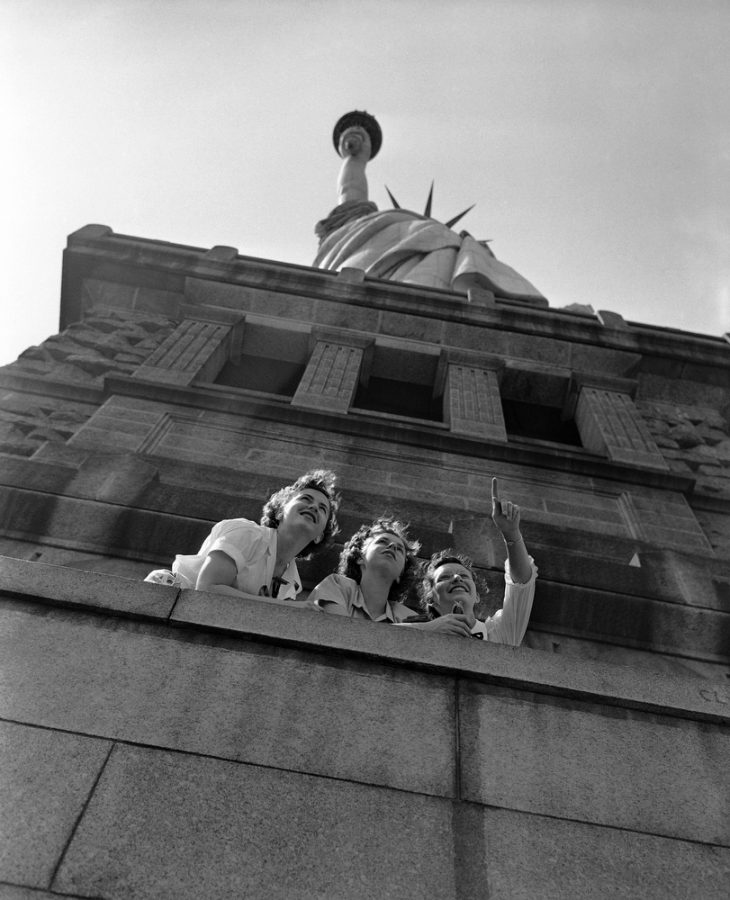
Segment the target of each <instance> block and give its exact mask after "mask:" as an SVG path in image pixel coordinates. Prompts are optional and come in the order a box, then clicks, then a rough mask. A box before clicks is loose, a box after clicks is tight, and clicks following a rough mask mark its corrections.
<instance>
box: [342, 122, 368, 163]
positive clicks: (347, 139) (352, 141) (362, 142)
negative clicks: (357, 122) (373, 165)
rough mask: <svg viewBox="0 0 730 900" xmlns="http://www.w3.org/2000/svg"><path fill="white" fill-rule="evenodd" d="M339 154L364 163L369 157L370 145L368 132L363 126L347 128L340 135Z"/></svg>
mask: <svg viewBox="0 0 730 900" xmlns="http://www.w3.org/2000/svg"><path fill="white" fill-rule="evenodd" d="M339 150H340V156H341V157H343V159H344V158H346V157H348V156H350V157H352V158H353V159H356V160H357V161H358V162H362V163H366V162H367V161H368V160H369V159H370V153H371V151H372V147H371V144H370V138H369V136H368V133H367V132H366V131H365V130H364V129H363V128H358V127H355V128H348V129H347V130H346V131H343V133H342V136H341V137H340V147H339Z"/></svg>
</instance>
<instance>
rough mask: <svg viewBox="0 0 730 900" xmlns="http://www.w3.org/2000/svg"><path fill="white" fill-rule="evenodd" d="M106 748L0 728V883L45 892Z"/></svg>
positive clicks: (33, 731) (52, 734) (88, 740)
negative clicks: (37, 888) (36, 888)
mask: <svg viewBox="0 0 730 900" xmlns="http://www.w3.org/2000/svg"><path fill="white" fill-rule="evenodd" d="M7 690H8V687H7V686H4V687H3V691H7ZM109 748H110V744H109V743H108V742H107V741H100V740H94V739H92V738H86V737H80V736H79V735H73V734H63V733H62V732H57V731H48V730H46V729H42V728H31V727H28V726H25V725H16V724H14V723H11V722H0V810H2V814H1V815H0V881H10V882H19V883H21V884H25V885H33V886H36V887H47V886H48V883H49V881H50V879H51V876H52V874H53V871H54V868H55V866H56V865H57V864H58V861H59V859H60V856H61V853H62V852H63V849H64V847H65V846H66V843H67V842H68V840H69V838H70V837H71V833H72V831H73V828H74V825H75V824H76V820H77V819H78V817H79V815H80V814H81V811H82V809H83V807H84V804H85V803H86V800H87V798H88V796H89V794H90V792H91V790H92V788H93V786H94V782H95V780H96V778H97V777H98V774H99V772H100V770H101V767H102V766H103V765H104V760H105V759H106V757H107V754H108V752H109ZM0 890H1V889H0ZM0 896H3V895H2V893H0Z"/></svg>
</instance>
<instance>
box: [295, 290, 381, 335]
mask: <svg viewBox="0 0 730 900" xmlns="http://www.w3.org/2000/svg"><path fill="white" fill-rule="evenodd" d="M341 289H342V286H340V290H341ZM360 290H361V289H360V288H358V292H359V291H360ZM310 302H311V303H312V305H313V309H312V317H311V319H310V321H311V322H312V323H313V324H314V323H316V324H317V325H328V326H330V327H332V328H349V329H351V330H352V331H364V332H367V333H368V334H377V332H378V331H379V330H380V328H379V323H380V317H381V315H382V313H381V311H380V310H379V309H377V308H374V307H369V306H359V305H358V306H356V305H355V304H347V303H336V302H333V301H330V300H314V301H310ZM300 303H301V300H300V299H299V298H297V305H299V304H300ZM297 311H298V306H297ZM287 315H291V312H290V311H289V312H288V313H287Z"/></svg>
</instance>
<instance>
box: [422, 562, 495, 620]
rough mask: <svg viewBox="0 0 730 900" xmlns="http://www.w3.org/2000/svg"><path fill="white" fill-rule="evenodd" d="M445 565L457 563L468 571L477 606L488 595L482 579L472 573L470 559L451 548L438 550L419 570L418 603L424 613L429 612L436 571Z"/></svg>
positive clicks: (472, 566) (472, 568) (472, 565)
mask: <svg viewBox="0 0 730 900" xmlns="http://www.w3.org/2000/svg"><path fill="white" fill-rule="evenodd" d="M447 563H458V564H459V565H460V566H463V567H464V568H465V569H468V570H469V573H470V575H471V577H472V578H473V579H474V584H475V586H476V589H477V603H476V605H477V606H479V604H480V603H481V602H482V596H483V595H485V594H488V593H489V587H488V586H487V584H486V583H485V581H484V579H483V578H481V577H479V576H478V575H477V573H476V572H475V571H474V563H473V562H472V561H471V558H470V557H469V556H466V555H465V554H464V553H459V552H458V551H456V550H454V548H453V547H448V548H447V549H446V550H439V551H438V553H434V554H433V556H432V557H431V559H429V561H428V562H427V563H426V564H425V565H424V566H423V567H422V568H421V572H420V580H419V582H418V602H419V603H420V605H421V609H422V610H423V611H424V612H425V613H430V612H431V607H432V603H431V592H432V591H433V590H434V588H435V586H436V570H437V569H439V568H441V566H445V565H446V564H447Z"/></svg>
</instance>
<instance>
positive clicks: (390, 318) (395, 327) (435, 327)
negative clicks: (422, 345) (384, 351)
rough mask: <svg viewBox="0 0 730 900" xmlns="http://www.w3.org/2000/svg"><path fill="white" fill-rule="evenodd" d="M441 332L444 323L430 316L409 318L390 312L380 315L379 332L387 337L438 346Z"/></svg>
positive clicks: (402, 314) (441, 335) (385, 311)
mask: <svg viewBox="0 0 730 900" xmlns="http://www.w3.org/2000/svg"><path fill="white" fill-rule="evenodd" d="M443 330H444V322H443V321H442V320H441V319H434V318H431V317H430V316H409V315H406V314H404V313H400V312H392V311H390V310H383V311H382V313H381V318H380V332H381V334H384V335H387V336H388V337H395V338H398V337H400V338H405V339H406V340H409V341H425V342H426V343H430V344H440V343H441V341H442V337H443Z"/></svg>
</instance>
